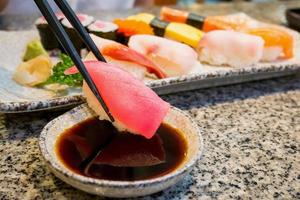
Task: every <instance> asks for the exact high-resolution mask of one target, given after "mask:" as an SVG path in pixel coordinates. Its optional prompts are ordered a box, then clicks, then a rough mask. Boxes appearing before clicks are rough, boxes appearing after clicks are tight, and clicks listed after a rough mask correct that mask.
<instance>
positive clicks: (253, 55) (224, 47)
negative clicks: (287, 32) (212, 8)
mask: <svg viewBox="0 0 300 200" xmlns="http://www.w3.org/2000/svg"><path fill="white" fill-rule="evenodd" d="M263 47H264V41H263V39H262V38H261V37H258V36H254V35H249V34H246V33H240V32H234V31H224V30H216V31H211V32H208V33H206V34H205V35H204V37H203V39H202V40H201V41H200V43H199V49H198V50H199V59H200V61H203V62H206V63H209V64H211V65H229V66H232V67H245V66H249V65H252V64H255V63H257V62H258V61H259V60H260V59H261V58H262V55H263Z"/></svg>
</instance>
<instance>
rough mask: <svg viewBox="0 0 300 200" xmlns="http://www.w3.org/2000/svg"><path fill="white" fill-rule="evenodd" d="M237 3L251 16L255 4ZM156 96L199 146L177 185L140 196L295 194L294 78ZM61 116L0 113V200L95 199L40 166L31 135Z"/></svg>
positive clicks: (298, 91)
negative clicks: (197, 137) (190, 125)
mask: <svg viewBox="0 0 300 200" xmlns="http://www.w3.org/2000/svg"><path fill="white" fill-rule="evenodd" d="M295 2H296V1H294V3H295ZM298 3H300V1H298ZM224 5H225V6H224V7H227V9H229V8H230V9H235V10H237V9H236V8H237V7H238V6H236V4H224ZM244 5H245V6H244V7H243V10H247V11H248V12H250V11H251V9H252V10H253V11H255V12H256V13H257V12H258V11H257V8H259V7H260V6H261V4H260V5H257V7H255V6H253V4H244ZM246 5H248V7H247V6H246ZM264 5H265V4H264ZM280 5H281V6H283V4H280ZM197 7H198V8H197ZM208 7H209V9H210V10H214V12H216V10H215V9H213V6H211V5H209V6H208ZM224 7H222V6H221V7H219V9H220V12H223V11H224V10H223V8H224ZM270 7H273V5H271V4H270ZM277 7H278V5H277ZM279 7H280V6H279ZM217 8H218V7H217ZM190 9H203V6H194V7H192V8H190ZM230 9H229V10H230ZM280 9H282V8H280ZM280 9H279V10H280ZM228 12H229V11H228ZM262 12H263V11H262ZM273 14H274V15H276V16H277V14H278V13H277V12H275V11H274V12H273ZM265 15H266V14H265ZM278 16H280V15H278ZM269 18H270V19H272V18H271V17H269ZM274 19H275V17H274ZM278 19H281V17H278ZM277 22H279V21H278V20H277ZM163 98H164V99H165V100H167V101H169V102H170V103H171V104H172V105H174V106H177V107H179V108H181V109H183V110H186V111H187V112H189V114H190V115H191V116H193V117H194V118H195V119H196V121H197V123H198V125H199V128H200V129H201V130H202V133H203V138H204V145H205V147H204V148H205V149H204V153H203V157H202V159H201V160H200V161H199V162H198V163H197V165H196V167H195V168H194V170H193V171H192V172H191V173H190V175H189V176H187V177H186V178H185V179H184V180H183V181H182V182H180V183H179V184H177V185H175V186H173V187H171V188H170V189H168V190H165V191H163V192H159V193H157V194H154V195H152V196H147V197H144V198H140V199H145V200H150V199H162V200H164V199H176V200H180V199H300V150H299V149H300V146H299V144H300V101H299V100H300V76H299V75H295V76H289V77H283V78H277V79H271V80H264V81H259V82H251V83H244V84H237V85H232V86H226V87H218V88H210V89H202V90H196V91H190V92H181V93H178V94H173V95H168V96H163ZM62 113H63V111H60V112H40V113H32V114H19V115H16V114H10V115H4V114H0V199H22V200H23V199H98V198H99V199H101V197H95V196H93V195H89V194H87V193H84V192H82V191H79V190H76V189H74V188H72V187H71V186H69V185H67V184H65V183H64V182H62V181H60V180H59V179H58V178H56V177H55V176H54V175H53V174H52V173H51V172H50V171H49V169H48V168H46V166H45V165H44V163H43V160H42V157H41V154H40V151H39V147H38V136H39V134H40V132H41V130H42V128H43V127H44V126H45V125H46V124H47V123H48V122H49V121H50V120H51V119H53V118H55V117H57V116H59V115H60V114H62Z"/></svg>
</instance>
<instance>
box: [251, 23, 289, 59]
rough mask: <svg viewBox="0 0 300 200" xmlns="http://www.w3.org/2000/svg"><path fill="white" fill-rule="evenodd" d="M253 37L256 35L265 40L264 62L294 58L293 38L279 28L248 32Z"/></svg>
mask: <svg viewBox="0 0 300 200" xmlns="http://www.w3.org/2000/svg"><path fill="white" fill-rule="evenodd" d="M246 32H247V33H249V34H251V35H256V36H259V37H261V38H263V40H264V42H265V44H264V46H265V48H264V53H263V57H262V60H263V61H274V60H276V59H277V58H284V59H288V58H292V57H293V48H294V45H293V37H292V36H291V35H290V34H289V33H287V32H285V31H284V30H280V29H277V28H271V27H267V28H255V29H249V30H247V31H246Z"/></svg>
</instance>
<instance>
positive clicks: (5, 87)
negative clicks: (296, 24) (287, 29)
mask: <svg viewBox="0 0 300 200" xmlns="http://www.w3.org/2000/svg"><path fill="white" fill-rule="evenodd" d="M34 38H38V33H37V31H35V30H32V31H12V32H8V31H0V80H1V81H0V112H2V113H19V112H32V111H39V110H50V109H60V108H66V107H72V106H75V105H78V104H80V103H82V102H83V98H82V96H81V92H80V90H78V89H77V90H70V91H69V92H68V93H67V94H59V93H54V92H50V91H47V90H44V89H38V88H29V87H23V86H20V85H18V84H17V83H16V82H15V81H13V80H12V78H11V77H12V74H13V72H14V71H15V69H16V67H17V66H18V65H19V63H20V62H21V57H22V54H23V53H24V51H25V50H24V49H25V46H26V44H27V43H28V42H29V41H30V40H32V39H34ZM299 41H300V40H299V39H298V40H297V41H296V45H295V50H294V52H295V56H294V58H293V59H290V60H283V61H277V62H272V63H259V64H257V65H255V66H251V67H245V68H239V69H237V68H231V67H213V66H209V65H203V68H197V67H196V68H195V70H193V72H191V73H190V74H188V75H184V76H181V77H172V78H166V79H162V80H156V81H151V82H149V83H147V85H148V86H149V87H151V88H153V90H155V91H156V92H157V93H158V94H168V93H175V92H179V91H187V90H193V89H199V88H207V87H214V86H220V85H228V84H233V83H241V82H247V81H253V80H260V79H266V78H273V77H279V76H286V75H291V74H294V73H297V72H300V45H299V44H300V42H299Z"/></svg>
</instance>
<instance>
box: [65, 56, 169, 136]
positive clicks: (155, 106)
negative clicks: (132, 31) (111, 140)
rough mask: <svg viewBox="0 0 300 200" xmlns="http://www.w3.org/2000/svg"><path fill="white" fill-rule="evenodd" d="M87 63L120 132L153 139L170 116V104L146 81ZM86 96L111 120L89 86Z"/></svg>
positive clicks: (74, 70) (67, 72)
mask: <svg viewBox="0 0 300 200" xmlns="http://www.w3.org/2000/svg"><path fill="white" fill-rule="evenodd" d="M84 64H85V66H86V68H87V70H88V72H89V74H90V76H91V78H92V80H93V81H94V83H95V85H96V87H97V89H98V91H100V92H101V96H102V98H103V100H104V102H105V104H106V105H107V107H108V109H109V110H110V112H111V114H112V115H113V117H114V119H115V122H113V124H114V126H115V127H116V128H117V129H118V130H119V131H128V132H130V133H133V134H138V135H142V136H144V137H146V138H151V137H152V136H153V135H154V134H155V132H156V130H157V129H158V127H159V126H160V124H161V122H162V121H163V119H164V117H165V116H166V114H167V112H168V110H169V109H170V105H169V104H168V103H167V102H165V101H163V100H162V99H161V98H160V97H159V96H157V94H156V93H155V92H154V91H152V90H151V89H150V88H148V87H147V86H145V85H144V83H143V82H142V81H140V80H138V79H136V78H134V77H133V76H132V75H130V74H129V73H128V72H126V71H124V70H122V69H121V68H119V67H116V66H113V65H111V64H107V63H103V62H99V61H87V62H84ZM77 72H78V71H77V69H76V67H72V68H70V69H68V70H67V71H66V72H65V73H66V74H73V73H77ZM83 94H84V96H85V97H86V100H87V103H88V105H89V106H90V107H91V108H92V109H93V110H94V111H95V112H96V113H97V114H98V115H99V118H100V119H102V120H109V118H108V116H107V115H106V113H105V112H104V110H103V108H102V107H101V105H100V104H99V102H98V100H97V99H96V97H95V96H94V95H93V93H92V91H91V90H90V88H89V87H88V86H87V85H86V84H85V83H84V84H83Z"/></svg>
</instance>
